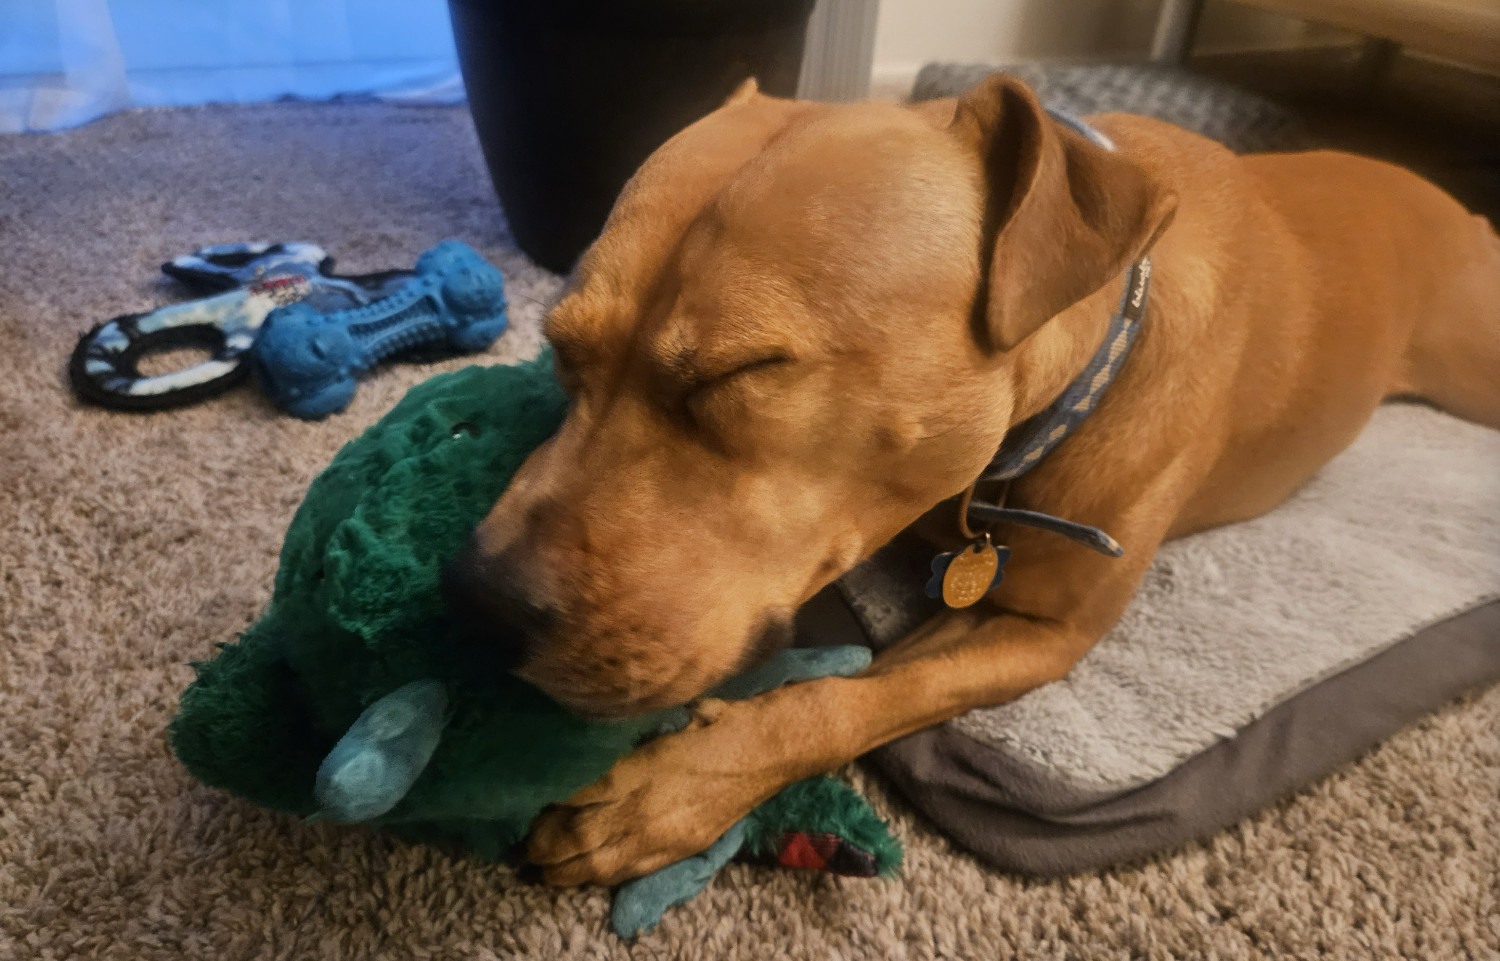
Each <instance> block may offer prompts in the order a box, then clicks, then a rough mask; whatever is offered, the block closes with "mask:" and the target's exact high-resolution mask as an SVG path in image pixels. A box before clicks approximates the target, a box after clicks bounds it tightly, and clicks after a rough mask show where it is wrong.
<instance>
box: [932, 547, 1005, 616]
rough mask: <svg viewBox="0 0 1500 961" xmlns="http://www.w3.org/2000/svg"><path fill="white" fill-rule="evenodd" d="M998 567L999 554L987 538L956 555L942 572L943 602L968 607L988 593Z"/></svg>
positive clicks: (953, 605) (951, 605)
mask: <svg viewBox="0 0 1500 961" xmlns="http://www.w3.org/2000/svg"><path fill="white" fill-rule="evenodd" d="M999 568H1000V554H999V552H998V551H996V550H995V547H994V545H993V544H991V543H990V539H989V537H988V536H986V537H985V539H984V540H983V541H982V542H975V543H973V544H970V545H969V546H968V547H966V548H965V549H964V550H963V551H961V552H959V554H958V555H957V556H955V557H954V558H953V560H952V561H950V562H949V564H948V569H947V570H946V571H945V572H944V573H943V603H944V604H947V605H948V606H949V607H968V606H969V605H970V604H973V603H974V602H976V601H978V600H979V599H980V598H981V597H983V596H984V595H985V594H987V593H989V590H990V587H991V586H993V585H994V583H995V572H996V571H997V570H998V569H999Z"/></svg>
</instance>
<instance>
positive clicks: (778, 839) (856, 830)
mask: <svg viewBox="0 0 1500 961" xmlns="http://www.w3.org/2000/svg"><path fill="white" fill-rule="evenodd" d="M743 823H744V824H745V846H744V849H743V850H742V851H741V852H740V853H741V854H742V855H744V856H745V857H746V858H747V859H748V860H752V861H756V862H764V863H771V864H779V865H781V866H783V867H789V868H812V869H815V870H819V871H828V872H830V873H833V874H839V875H843V876H845V877H874V876H876V875H880V876H883V877H889V876H890V875H893V874H895V873H896V872H897V871H898V870H900V868H901V842H900V841H897V840H896V839H895V838H894V837H892V836H891V832H890V829H889V828H887V827H886V824H885V822H884V821H882V820H881V819H880V817H879V816H878V815H877V814H876V813H875V812H874V811H873V810H871V809H870V805H869V804H868V803H867V802H866V801H865V799H864V798H863V797H861V796H860V794H859V792H858V791H856V790H854V788H852V787H850V786H849V785H848V784H846V783H845V782H843V781H841V780H839V779H838V778H834V777H829V776H828V775H826V774H825V775H821V776H819V777H815V778H809V779H808V780H806V781H798V782H797V783H796V784H792V785H789V786H788V787H786V788H783V789H782V791H781V792H780V793H779V794H777V795H776V796H775V797H773V798H771V799H770V800H768V801H766V802H765V803H764V804H762V805H760V806H759V807H757V808H756V809H755V810H754V811H751V812H750V816H749V817H747V818H745V820H744V822H743Z"/></svg>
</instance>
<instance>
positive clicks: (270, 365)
mask: <svg viewBox="0 0 1500 961" xmlns="http://www.w3.org/2000/svg"><path fill="white" fill-rule="evenodd" d="M424 267H425V269H424ZM161 269H162V272H163V273H165V274H167V275H168V276H170V277H172V278H174V279H176V280H178V281H179V282H181V283H182V284H184V285H185V286H187V287H188V288H189V289H191V290H193V291H194V292H195V293H197V294H199V295H200V296H199V297H198V299H195V300H189V301H185V302H183V303H178V304H171V305H168V306H166V307H161V308H158V309H156V310H153V311H147V312H145V313H138V314H126V315H123V316H120V317H116V318H114V319H112V320H109V321H106V322H105V323H102V324H99V325H97V326H95V327H94V328H93V329H92V330H90V331H88V332H87V333H85V334H84V335H83V336H81V337H80V338H79V341H78V345H77V347H75V348H74V351H73V357H72V359H71V361H70V363H69V366H68V374H69V379H70V380H71V382H72V385H73V390H74V392H75V393H76V394H77V395H78V396H79V398H81V399H82V400H85V401H88V402H89V403H93V404H98V405H100V406H103V407H110V408H114V409H116V410H131V411H152V410H162V409H165V408H169V407H177V406H181V405H183V404H191V403H195V402H197V401H200V400H204V399H206V398H209V397H212V396H215V395H217V394H220V393H223V392H224V391H226V390H228V389H229V388H231V387H233V386H235V385H236V384H238V383H239V382H240V381H241V380H243V379H244V377H245V376H246V375H247V374H248V373H249V372H250V370H251V366H252V364H251V358H252V357H256V356H257V355H259V354H261V352H262V345H263V342H264V335H265V333H266V332H267V326H268V323H269V321H270V319H271V317H272V315H274V314H276V313H277V309H278V308H283V307H288V306H293V305H295V306H297V307H298V308H299V309H298V311H296V312H294V314H293V317H296V318H298V319H289V320H287V321H286V323H285V325H284V326H285V327H286V329H285V330H284V331H283V336H282V337H281V342H282V347H281V350H282V357H280V358H277V359H273V360H271V361H269V362H266V363H257V364H255V367H256V368H258V369H259V371H260V374H261V379H262V381H263V382H264V383H265V384H267V386H268V389H269V390H270V391H271V394H272V397H273V399H275V400H277V402H278V403H280V404H281V405H282V406H283V407H285V408H286V409H288V410H289V411H291V412H292V413H294V414H296V415H297V416H300V417H323V416H326V415H328V414H330V413H333V412H334V411H336V410H339V409H342V407H343V406H344V405H345V404H347V403H348V400H349V398H350V397H352V395H353V386H354V385H353V382H352V376H353V375H354V374H357V373H361V372H363V371H365V370H368V369H369V368H370V367H371V366H373V365H374V364H375V363H377V362H378V361H380V360H382V359H385V358H387V357H389V356H391V355H392V354H393V353H397V352H400V351H402V350H405V349H416V348H421V347H429V348H432V347H435V348H438V349H441V350H456V351H462V352H470V351H476V350H482V349H484V348H485V347H487V346H489V344H490V343H492V342H493V341H494V339H495V338H496V337H498V336H499V335H500V333H501V332H503V331H504V329H505V326H506V316H505V295H504V286H503V280H502V278H501V276H500V273H499V271H497V270H495V269H494V268H493V267H492V266H490V265H489V264H488V263H486V262H485V261H484V260H483V259H482V258H481V257H480V256H479V255H478V254H476V253H475V252H474V251H473V250H471V249H470V248H468V247H466V246H464V245H463V244H461V243H458V242H457V241H447V242H445V243H443V244H440V245H438V246H437V247H435V248H433V249H432V250H429V251H427V253H425V254H423V255H422V258H421V259H419V261H418V269H417V270H415V271H413V270H387V271H380V272H378V273H372V274H362V275H356V276H341V275H338V274H335V273H333V258H332V257H331V256H329V255H328V253H327V252H326V251H325V250H324V249H323V248H322V247H319V246H318V245H316V244H311V243H305V242H293V243H280V244H216V245H213V246H209V247H202V248H199V249H198V250H196V251H194V252H193V253H191V254H188V255H186V256H182V257H175V258H173V259H172V260H170V261H168V262H167V263H165V264H162V268H161ZM435 274H436V275H439V276H440V278H441V280H440V282H439V283H438V284H436V285H434V283H433V279H432V278H433V275H435ZM435 292H436V293H438V294H440V296H439V297H438V298H437V299H432V297H431V295H432V294H434V293H435ZM398 295H400V296H399V297H398ZM392 298H397V299H392ZM424 298H425V299H424ZM361 308H369V309H367V310H361ZM412 308H415V309H412ZM313 316H315V317H318V318H337V320H335V321H332V322H330V321H328V320H326V319H322V320H320V321H319V322H318V323H316V324H312V325H309V324H308V318H309V317H313ZM435 317H436V318H438V321H437V322H436V323H434V318H435ZM330 323H332V325H334V326H337V325H338V324H340V323H342V324H346V325H349V327H350V329H349V331H348V333H349V334H350V336H349V337H348V338H342V337H341V336H340V335H339V334H338V333H337V332H330V331H331V327H330ZM299 329H300V330H301V333H300V334H298V333H296V332H297V331H298V330H299ZM310 333H312V334H313V335H312V336H309V334H310ZM299 337H300V338H302V339H301V340H300V341H299V340H298V338H299ZM346 341H349V342H352V343H353V345H354V349H352V350H351V349H350V348H349V344H348V343H347V342H346ZM330 347H332V348H333V349H334V350H341V353H340V354H339V362H338V363H337V364H333V365H330V364H329V363H328V362H327V358H320V357H317V356H316V352H317V351H320V350H322V351H325V352H326V351H327V350H328V349H329V348H330ZM179 348H193V349H197V350H201V351H205V352H206V353H207V355H208V356H207V357H206V358H204V359H203V360H201V361H200V362H198V363H194V364H191V365H189V366H187V367H184V368H181V369H178V370H172V371H167V372H164V373H159V374H150V375H147V374H143V373H142V372H141V371H140V369H139V362H140V361H141V360H142V358H144V357H145V356H147V355H149V354H151V353H153V352H156V351H162V350H172V349H179ZM309 354H311V355H312V356H311V357H309V356H308V355H309ZM330 368H333V369H332V370H330ZM339 369H342V370H343V371H344V372H345V373H344V374H343V375H342V376H341V375H339V374H338V372H337V371H338V370H339ZM313 395H316V396H313Z"/></svg>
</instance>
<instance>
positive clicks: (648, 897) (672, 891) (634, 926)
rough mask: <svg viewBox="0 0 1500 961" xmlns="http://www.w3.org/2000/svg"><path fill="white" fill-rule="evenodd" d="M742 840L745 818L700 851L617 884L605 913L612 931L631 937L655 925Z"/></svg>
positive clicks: (735, 850)
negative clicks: (610, 906) (611, 906)
mask: <svg viewBox="0 0 1500 961" xmlns="http://www.w3.org/2000/svg"><path fill="white" fill-rule="evenodd" d="M747 820H748V819H747ZM744 842H745V821H740V822H738V823H737V824H735V825H734V827H732V828H730V829H729V830H728V831H725V832H724V834H723V836H721V837H720V838H719V839H718V840H717V841H715V842H714V843H713V844H711V845H709V848H708V850H706V851H704V852H703V853H702V854H698V855H695V856H694V857H690V858H683V859H682V860H681V861H678V862H677V863H676V864H669V865H667V866H666V867H664V868H662V869H661V870H659V871H653V872H652V873H650V874H648V875H646V876H645V877H643V878H636V879H635V880H634V881H630V882H627V883H626V884H623V885H621V886H620V890H619V891H617V892H616V893H615V903H614V907H613V908H612V909H611V910H610V914H609V920H610V926H611V927H613V928H614V929H615V934H618V935H619V936H620V937H622V938H633V937H635V936H637V935H639V934H644V933H645V932H647V931H650V930H651V929H652V928H654V927H656V924H657V922H658V921H660V920H661V916H662V914H663V913H665V912H666V910H667V909H668V908H674V907H676V906H677V905H679V904H683V903H684V902H686V901H689V900H691V899H692V898H693V897H695V896H696V895H697V894H698V892H699V891H702V890H703V889H704V888H706V887H707V886H708V882H709V881H711V880H712V879H713V876H714V875H715V874H717V873H718V871H719V869H720V868H722V867H723V866H724V865H726V864H728V863H729V861H730V859H731V858H733V857H734V856H735V854H736V853H738V851H739V850H740V848H741V847H742V846H743V845H744Z"/></svg>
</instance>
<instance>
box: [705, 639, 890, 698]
mask: <svg viewBox="0 0 1500 961" xmlns="http://www.w3.org/2000/svg"><path fill="white" fill-rule="evenodd" d="M870 657H871V655H870V649H869V648H868V647H861V646H859V645H857V644H845V645H842V646H840V647H794V648H791V649H790V650H785V651H782V652H781V653H780V654H777V655H776V656H775V657H773V658H771V659H770V660H769V661H767V662H766V663H764V664H762V665H761V666H760V667H757V668H755V669H753V670H749V671H746V672H745V673H743V674H737V675H735V676H734V677H731V678H730V679H729V680H727V681H725V682H724V683H723V684H720V685H719V686H718V687H716V688H714V689H713V691H712V695H711V696H713V697H717V698H719V699H721V700H725V701H743V700H744V699H746V698H749V697H754V696H755V695H757V694H764V693H765V692H767V691H774V690H775V689H776V688H778V687H780V686H781V685H783V684H791V683H793V682H796V681H812V680H816V679H818V678H820V677H853V676H854V675H856V674H858V673H859V672H860V671H863V670H864V669H865V668H867V667H869V666H870Z"/></svg>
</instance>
